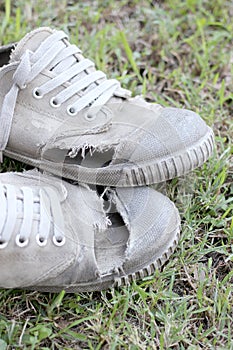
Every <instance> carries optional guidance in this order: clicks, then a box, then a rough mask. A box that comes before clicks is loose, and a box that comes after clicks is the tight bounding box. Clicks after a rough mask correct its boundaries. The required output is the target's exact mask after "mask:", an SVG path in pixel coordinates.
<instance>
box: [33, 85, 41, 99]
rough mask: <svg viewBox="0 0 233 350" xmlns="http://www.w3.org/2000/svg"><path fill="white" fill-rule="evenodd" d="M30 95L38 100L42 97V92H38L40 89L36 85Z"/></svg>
mask: <svg viewBox="0 0 233 350" xmlns="http://www.w3.org/2000/svg"><path fill="white" fill-rule="evenodd" d="M32 96H33V97H34V98H36V99H37V100H40V99H41V98H42V97H43V95H42V93H41V92H40V89H39V88H38V87H36V88H35V89H34V90H33V91H32Z"/></svg>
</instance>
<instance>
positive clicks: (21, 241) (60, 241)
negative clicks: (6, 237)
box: [0, 234, 66, 249]
mask: <svg viewBox="0 0 233 350" xmlns="http://www.w3.org/2000/svg"><path fill="white" fill-rule="evenodd" d="M65 242H66V239H65V237H59V238H56V237H55V236H53V243H54V245H56V246H57V247H62V246H63V245H64V244H65ZM15 243H16V245H17V246H18V247H20V248H23V247H26V246H27V245H28V243H29V239H25V238H24V237H21V236H20V235H19V234H18V235H17V236H16V238H15ZM36 243H37V244H38V245H39V246H40V247H44V246H46V244H47V239H45V238H44V237H42V236H40V235H39V234H38V235H37V236H36ZM7 245H8V242H4V241H2V240H0V249H4V248H6V247H7Z"/></svg>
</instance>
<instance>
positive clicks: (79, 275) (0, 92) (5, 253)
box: [0, 28, 214, 292]
mask: <svg viewBox="0 0 233 350" xmlns="http://www.w3.org/2000/svg"><path fill="white" fill-rule="evenodd" d="M0 65H1V68H0V126H1V128H0V154H1V158H2V156H3V155H6V156H8V157H10V158H13V159H16V160H19V161H22V162H24V163H26V164H29V165H31V166H35V167H36V168H39V170H35V169H34V170H30V171H25V172H23V173H2V174H1V175H0V265H1V271H0V287H2V288H24V289H35V290H41V291H59V290H61V289H65V290H67V291H69V292H77V291H92V290H101V289H105V288H108V287H113V286H119V285H126V284H128V283H129V282H131V281H132V280H134V279H137V278H143V277H144V276H147V275H150V274H152V273H153V272H154V270H155V269H156V268H158V267H160V266H161V265H162V263H163V262H164V261H166V260H167V259H168V258H169V256H170V255H171V253H172V252H173V250H174V247H175V246H176V244H177V242H178V238H179V232H180V217H179V213H178V211H177V209H176V207H175V205H174V204H173V203H172V202H171V201H170V200H169V199H168V198H167V197H165V196H164V195H162V194H161V193H158V192H156V191H155V190H153V189H152V188H150V187H148V186H146V185H150V184H153V183H158V182H162V181H165V180H168V179H171V178H174V177H176V176H180V175H183V174H186V173H187V172H189V171H191V170H192V169H194V168H195V167H197V166H200V165H201V164H203V163H204V162H205V161H206V160H207V159H208V157H209V156H210V155H211V153H212V150H213V143H214V142H213V133H212V130H211V129H210V128H209V127H208V126H207V125H206V124H205V122H204V121H203V120H202V119H201V118H200V117H199V116H198V115H197V114H196V113H194V112H192V111H188V110H184V109H177V108H163V107H162V106H160V105H158V104H150V103H147V102H146V101H145V100H144V99H142V98H141V97H134V98H132V97H131V95H130V92H129V91H128V90H125V89H123V88H121V86H120V84H119V82H118V81H116V80H114V79H107V78H106V76H105V74H104V73H103V72H101V71H99V70H96V69H95V66H94V64H93V62H92V61H90V60H89V59H86V58H84V57H83V55H82V52H81V51H80V49H79V48H77V47H76V46H75V45H71V44H70V43H69V41H68V37H67V35H66V34H65V33H64V32H62V31H57V30H52V29H50V28H39V29H37V30H34V31H32V32H31V33H29V34H27V35H26V36H25V37H24V38H23V39H22V40H21V41H20V42H19V43H18V44H17V45H8V46H5V47H2V48H1V49H0Z"/></svg>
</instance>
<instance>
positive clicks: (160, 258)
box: [0, 171, 180, 292]
mask: <svg viewBox="0 0 233 350" xmlns="http://www.w3.org/2000/svg"><path fill="white" fill-rule="evenodd" d="M106 196H107V198H108V199H105V200H103V199H102V197H99V196H98V195H97V194H96V192H95V191H92V190H90V189H89V188H88V187H83V186H78V185H72V184H70V183H68V182H64V181H61V180H59V179H58V178H55V177H53V176H49V175H41V174H40V173H39V172H37V171H30V172H24V173H4V174H1V175H0V266H1V269H0V288H23V289H35V290H40V291H59V290H62V289H65V290H67V291H69V292H77V291H91V290H101V289H105V288H108V287H114V286H119V285H126V284H128V283H129V282H131V281H132V280H133V279H137V278H142V277H144V276H147V275H150V274H152V273H153V272H154V270H155V269H156V268H157V267H160V266H161V264H162V263H163V262H164V261H166V260H167V259H168V258H169V256H170V254H171V253H172V252H173V250H174V247H175V245H176V244H177V241H178V237H179V226H180V218H179V214H178V211H177V209H176V208H175V206H174V204H173V203H172V202H171V201H170V200H169V199H168V198H166V197H165V196H163V195H162V194H160V193H158V192H156V191H154V190H152V189H150V188H148V187H140V188H136V189H134V188H127V189H123V188H119V189H116V190H109V191H108V193H105V195H104V197H106Z"/></svg>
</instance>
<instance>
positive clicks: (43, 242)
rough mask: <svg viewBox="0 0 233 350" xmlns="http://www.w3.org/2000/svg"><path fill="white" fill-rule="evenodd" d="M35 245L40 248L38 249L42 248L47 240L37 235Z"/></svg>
mask: <svg viewBox="0 0 233 350" xmlns="http://www.w3.org/2000/svg"><path fill="white" fill-rule="evenodd" d="M36 243H37V244H38V245H39V246H40V247H44V246H46V244H47V239H45V238H44V237H42V236H40V235H39V234H38V235H36Z"/></svg>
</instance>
